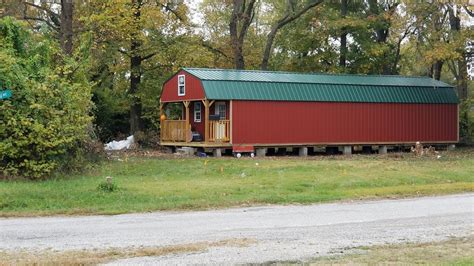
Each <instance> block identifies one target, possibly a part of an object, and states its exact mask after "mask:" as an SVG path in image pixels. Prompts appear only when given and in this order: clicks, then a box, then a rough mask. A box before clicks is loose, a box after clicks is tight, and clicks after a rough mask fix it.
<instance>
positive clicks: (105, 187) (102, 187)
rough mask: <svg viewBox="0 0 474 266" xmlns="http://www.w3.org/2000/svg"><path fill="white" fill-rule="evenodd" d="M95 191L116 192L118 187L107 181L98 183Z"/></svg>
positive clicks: (109, 180)
mask: <svg viewBox="0 0 474 266" xmlns="http://www.w3.org/2000/svg"><path fill="white" fill-rule="evenodd" d="M97 190H99V191H101V192H114V191H117V190H118V186H117V185H116V184H115V183H113V182H112V179H107V180H106V181H103V182H101V183H99V185H98V186H97Z"/></svg>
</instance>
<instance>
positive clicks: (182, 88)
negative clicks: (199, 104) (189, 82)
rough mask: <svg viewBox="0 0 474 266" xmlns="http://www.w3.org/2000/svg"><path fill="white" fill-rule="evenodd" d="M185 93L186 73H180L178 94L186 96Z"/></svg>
mask: <svg viewBox="0 0 474 266" xmlns="http://www.w3.org/2000/svg"><path fill="white" fill-rule="evenodd" d="M185 94H186V88H185V78H184V75H178V96H184V95H185Z"/></svg>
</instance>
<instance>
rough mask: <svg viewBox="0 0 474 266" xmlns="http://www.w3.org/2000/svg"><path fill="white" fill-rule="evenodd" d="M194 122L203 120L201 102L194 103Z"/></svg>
mask: <svg viewBox="0 0 474 266" xmlns="http://www.w3.org/2000/svg"><path fill="white" fill-rule="evenodd" d="M194 122H196V123H199V122H201V103H200V102H196V103H194Z"/></svg>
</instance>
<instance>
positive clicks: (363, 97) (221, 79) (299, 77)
mask: <svg viewBox="0 0 474 266" xmlns="http://www.w3.org/2000/svg"><path fill="white" fill-rule="evenodd" d="M184 70H185V71H186V72H188V73H190V74H192V75H193V76H196V77H197V78H199V79H200V80H201V81H202V84H203V87H204V91H205V93H206V97H207V98H208V99H212V100H273V101H324V102H326V101H328V102H335V101H337V102H390V103H458V98H457V96H456V94H455V92H454V88H453V87H452V86H450V85H448V84H446V83H444V82H441V81H437V80H434V79H431V78H429V77H403V76H367V75H346V74H341V75H336V74H302V73H290V72H274V71H249V70H224V69H200V68H184Z"/></svg>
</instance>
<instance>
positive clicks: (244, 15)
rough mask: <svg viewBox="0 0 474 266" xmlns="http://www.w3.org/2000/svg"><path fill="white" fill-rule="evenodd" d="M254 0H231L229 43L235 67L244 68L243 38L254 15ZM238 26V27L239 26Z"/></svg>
mask: <svg viewBox="0 0 474 266" xmlns="http://www.w3.org/2000/svg"><path fill="white" fill-rule="evenodd" d="M255 1H256V0H249V1H248V2H247V0H233V9H232V15H231V18H230V22H229V29H230V42H231V43H230V44H231V47H232V50H233V54H234V65H235V68H236V69H244V68H245V60H244V53H243V47H244V39H245V35H246V34H247V31H248V28H249V26H250V23H251V22H252V19H253V15H254V5H255ZM239 26H240V27H239Z"/></svg>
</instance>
